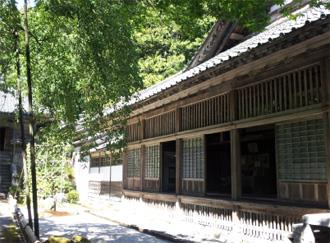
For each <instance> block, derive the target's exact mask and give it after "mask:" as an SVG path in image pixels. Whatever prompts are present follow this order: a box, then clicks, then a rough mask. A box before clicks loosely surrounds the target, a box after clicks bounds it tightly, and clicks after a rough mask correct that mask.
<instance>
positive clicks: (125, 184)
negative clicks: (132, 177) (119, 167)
mask: <svg viewBox="0 0 330 243" xmlns="http://www.w3.org/2000/svg"><path fill="white" fill-rule="evenodd" d="M127 176H128V173H127V149H124V151H123V185H122V188H123V189H127Z"/></svg>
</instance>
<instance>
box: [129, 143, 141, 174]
mask: <svg viewBox="0 0 330 243" xmlns="http://www.w3.org/2000/svg"><path fill="white" fill-rule="evenodd" d="M140 153H141V150H140V149H139V148H137V149H130V150H128V151H127V170H128V177H139V176H140V161H141V160H140V158H141V156H140Z"/></svg>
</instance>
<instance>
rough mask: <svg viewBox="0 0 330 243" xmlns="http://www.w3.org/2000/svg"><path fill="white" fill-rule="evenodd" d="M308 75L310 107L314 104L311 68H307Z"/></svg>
mask: <svg viewBox="0 0 330 243" xmlns="http://www.w3.org/2000/svg"><path fill="white" fill-rule="evenodd" d="M308 74H309V76H308V81H309V93H310V101H311V105H312V104H314V102H315V95H314V82H313V67H311V68H309V70H308Z"/></svg>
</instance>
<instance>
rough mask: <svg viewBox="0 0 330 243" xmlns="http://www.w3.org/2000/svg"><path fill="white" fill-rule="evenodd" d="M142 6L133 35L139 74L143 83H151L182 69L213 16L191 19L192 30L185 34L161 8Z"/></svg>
mask: <svg viewBox="0 0 330 243" xmlns="http://www.w3.org/2000/svg"><path fill="white" fill-rule="evenodd" d="M143 7H145V8H144V11H143V12H142V13H141V16H139V18H137V21H136V22H137V27H136V28H135V31H134V38H135V39H136V42H137V47H138V55H139V68H140V75H141V77H142V79H143V82H144V85H145V86H150V85H152V84H154V83H157V82H159V81H161V80H163V79H165V78H167V77H169V76H171V75H173V74H175V73H177V72H178V71H180V70H182V69H183V68H184V66H185V65H186V64H187V62H188V61H189V60H191V58H192V56H193V55H194V53H195V51H196V50H197V48H198V47H199V46H200V44H201V43H202V40H203V39H204V37H205V35H206V34H207V32H208V30H209V29H210V27H211V25H212V24H213V23H214V22H215V18H213V17H211V16H207V17H205V18H203V19H200V20H197V21H194V23H195V24H194V31H192V32H191V33H186V32H185V29H183V28H182V27H183V26H182V25H180V24H178V23H177V22H175V21H174V20H173V18H171V17H169V16H167V15H165V14H163V11H162V9H157V8H151V7H148V6H145V5H143Z"/></svg>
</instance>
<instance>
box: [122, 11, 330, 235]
mask: <svg viewBox="0 0 330 243" xmlns="http://www.w3.org/2000/svg"><path fill="white" fill-rule="evenodd" d="M296 14H297V15H296V16H297V17H296V19H290V18H286V17H277V19H276V17H274V18H275V19H274V20H273V21H272V23H271V24H270V25H269V26H267V27H266V28H265V30H264V31H263V32H261V33H253V34H250V33H248V32H247V31H246V30H244V29H242V28H240V27H239V26H237V25H235V24H232V23H228V22H224V21H219V22H218V23H217V24H216V25H215V26H214V27H213V29H212V30H211V33H210V34H209V35H208V37H207V39H206V41H205V43H204V44H203V45H202V46H201V48H200V49H199V51H198V52H197V54H196V55H195V57H194V59H193V60H192V62H191V63H190V65H189V66H188V68H187V69H186V70H184V71H182V72H180V73H178V74H176V75H174V76H173V77H170V78H168V79H166V80H164V81H163V82H161V83H159V84H156V85H154V86H151V87H149V88H147V89H145V90H143V91H141V92H139V93H138V94H137V98H133V99H132V100H131V103H130V106H131V108H132V112H131V114H130V118H129V121H128V128H127V129H128V138H127V139H128V146H127V149H126V150H125V154H124V159H123V161H124V162H123V195H124V197H127V198H139V199H140V200H143V201H145V202H159V203H168V204H179V205H180V207H182V208H184V209H185V208H186V209H187V208H188V209H193V210H197V211H198V210H202V211H206V212H210V211H216V212H218V213H219V214H226V215H227V216H228V217H227V220H229V221H232V222H234V223H238V224H240V225H243V226H242V227H243V230H242V232H243V233H244V232H245V233H246V234H249V232H250V233H251V231H249V229H251V227H253V225H254V222H255V221H258V222H262V227H259V231H260V232H261V231H264V230H265V229H267V228H270V229H271V230H273V231H272V232H273V233H274V234H275V235H276V234H277V233H278V232H283V231H286V232H290V231H291V230H292V228H291V227H292V224H294V223H296V222H299V221H300V219H301V216H302V215H304V214H306V213H318V212H328V210H329V207H330V123H329V120H330V110H329V102H330V15H329V14H330V11H329V10H326V9H324V8H311V7H309V6H304V7H302V8H300V9H299V10H297V13H296ZM244 227H245V228H244ZM260 232H259V233H260ZM276 232H277V233H276ZM245 233H244V234H245ZM275 238H276V237H275Z"/></svg>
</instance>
